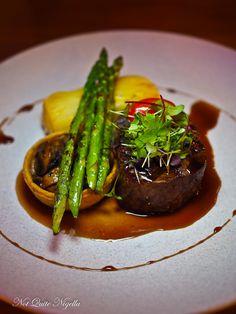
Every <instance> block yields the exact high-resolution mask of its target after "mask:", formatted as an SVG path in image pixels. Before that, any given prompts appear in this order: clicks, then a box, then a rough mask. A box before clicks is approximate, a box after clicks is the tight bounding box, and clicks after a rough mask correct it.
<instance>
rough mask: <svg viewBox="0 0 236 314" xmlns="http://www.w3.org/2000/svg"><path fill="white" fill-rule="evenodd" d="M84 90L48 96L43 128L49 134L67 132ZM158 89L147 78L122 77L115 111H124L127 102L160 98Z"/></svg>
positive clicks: (116, 89)
mask: <svg viewBox="0 0 236 314" xmlns="http://www.w3.org/2000/svg"><path fill="white" fill-rule="evenodd" d="M82 94H83V88H80V89H78V90H72V91H65V92H56V93H53V94H51V95H50V96H48V97H47V98H46V99H45V100H44V104H43V127H44V129H45V131H46V132H47V133H52V132H60V131H64V132H67V131H68V130H69V126H70V123H71V121H72V119H73V117H74V116H75V113H76V110H77V108H78V105H79V101H80V99H81V96H82ZM159 96H160V93H159V91H158V89H157V87H156V86H155V85H154V84H153V83H152V82H151V81H150V80H149V79H147V78H145V77H143V76H138V75H131V76H130V75H129V76H128V75H127V76H123V77H120V78H119V79H118V80H117V82H116V86H115V92H114V97H115V109H116V110H122V109H124V107H125V106H126V103H125V102H126V101H127V100H141V99H144V98H152V97H159Z"/></svg>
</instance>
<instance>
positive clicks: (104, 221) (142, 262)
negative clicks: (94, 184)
mask: <svg viewBox="0 0 236 314" xmlns="http://www.w3.org/2000/svg"><path fill="white" fill-rule="evenodd" d="M150 43H151V45H150ZM102 47H107V48H108V49H109V65H108V68H110V67H111V66H112V64H113V62H112V61H113V59H115V58H116V57H117V56H119V55H122V57H123V62H124V65H123V67H122V68H121V71H120V74H119V76H118V77H117V78H116V80H115V85H114V97H113V103H112V106H113V108H112V109H111V110H107V111H106V115H105V120H106V118H107V114H108V113H109V114H111V116H112V120H110V121H112V128H113V131H112V135H113V138H112V141H111V145H110V149H109V150H108V151H109V152H110V155H109V157H110V159H109V167H110V168H109V170H108V174H107V176H106V180H105V183H104V185H103V188H104V190H103V191H102V192H100V191H99V192H97V191H96V188H95V190H92V189H91V188H90V187H89V186H88V182H87V170H86V169H85V176H84V186H83V190H82V199H81V204H80V206H79V207H78V209H79V211H78V217H77V218H74V217H73V215H72V212H71V209H70V206H68V205H69V202H68V198H69V197H68V196H67V204H66V207H65V211H64V214H63V217H62V219H61V222H60V226H59V227H60V232H59V233H58V234H57V235H56V236H55V235H54V232H53V231H52V224H53V217H52V216H53V211H54V206H55V204H54V197H55V195H56V194H57V193H58V192H57V185H58V174H57V171H58V170H59V166H60V158H61V157H60V156H61V154H62V155H63V152H64V145H65V142H66V141H67V139H68V136H69V133H70V125H71V122H72V120H73V118H74V117H75V116H76V112H77V109H78V108H79V102H80V100H81V97H82V94H83V91H84V86H85V85H86V79H87V78H88V76H89V72H90V71H91V68H92V66H93V64H94V63H95V61H96V60H97V59H98V55H99V52H100V50H101V48H102ZM235 60H236V59H235V52H234V51H232V50H230V49H227V48H226V47H222V46H218V45H215V44H212V43H209V42H206V41H202V40H199V39H196V38H191V37H187V36H182V35H178V34H168V33H159V32H140V31H138V32H136V31H116V32H113V31H111V32H102V33H96V34H84V35H79V36H74V37H70V38H67V39H62V40H59V41H55V42H51V43H48V44H45V45H43V46H40V47H36V48H34V49H31V50H29V51H26V52H24V53H22V54H20V55H18V56H15V57H13V58H11V59H10V60H6V61H5V62H3V63H2V64H1V65H0V73H1V75H0V86H1V98H0V114H1V122H0V143H1V145H0V154H1V177H0V180H1V189H0V199H1V220H0V224H1V228H0V229H1V231H0V234H1V237H0V247H1V265H2V273H1V292H0V294H1V297H2V298H3V299H4V300H9V303H13V301H14V300H15V298H16V296H22V297H29V298H30V299H31V300H33V299H34V298H35V297H36V296H37V297H39V298H40V299H41V300H42V302H43V301H44V300H47V301H49V302H51V304H52V303H53V301H54V300H55V297H57V296H61V297H65V298H66V297H70V298H71V300H77V299H78V300H79V301H80V302H81V306H80V309H79V311H80V312H81V313H88V312H93V313H103V312H106V313H116V312H117V311H121V312H127V313H128V312H130V313H131V312H133V311H135V312H137V313H144V312H145V313H154V312H160V313H191V312H196V313H199V312H204V311H205V312H206V311H211V310H213V309H216V308H219V307H222V306H223V305H226V304H230V303H232V302H234V300H235V282H236V281H235V272H234V269H235V249H234V247H235V243H236V241H235V235H236V233H235V223H236V219H235V217H236V210H235V186H236V185H235V178H234V176H233V175H232V174H233V173H234V172H235V171H236V169H235V160H234V159H235V145H233V143H234V142H235V121H236V118H235V114H236V112H235V88H234V82H235V79H236V76H235V75H236V70H235ZM107 63H108V62H107ZM81 87H83V88H81ZM163 103H164V105H163ZM173 104H174V105H175V106H173ZM182 104H183V105H184V108H183V107H182ZM140 108H143V109H140ZM164 108H165V109H167V108H168V110H170V111H171V114H170V118H171V119H170V120H169V121H170V129H171V130H173V129H174V126H173V123H174V122H176V120H178V121H179V119H177V117H178V115H180V116H181V115H182V117H183V118H184V117H186V119H187V120H188V124H189V127H187V130H186V131H188V133H187V134H185V135H190V134H191V133H192V136H193V141H195V142H198V143H199V145H198V147H197V148H198V150H199V151H195V150H193V151H192V149H191V147H192V148H193V146H192V145H191V146H188V147H186V149H187V151H186V153H187V152H190V154H189V155H188V156H186V157H185V156H180V155H179V157H180V159H179V158H178V156H174V154H173V155H172V156H171V157H170V160H169V164H168V156H170V155H167V154H166V155H160V156H158V155H157V156H154V154H156V153H157V152H156V145H147V147H145V149H144V150H143V149H142V146H141V145H140V141H139V139H140V137H136V135H137V134H135V133H134V132H135V128H136V130H137V131H138V132H139V133H138V134H139V135H140V136H142V137H141V139H142V138H145V139H147V138H148V139H149V140H150V141H151V140H152V139H153V141H155V143H156V144H158V147H159V145H162V144H163V145H164V141H163V142H161V141H159V139H156V138H155V136H156V135H157V134H156V133H157V132H155V130H156V128H155V124H154V122H153V121H152V120H158V119H159V120H161V121H159V120H158V121H159V122H158V123H157V125H159V126H160V124H161V123H162V122H163V121H162V120H165V119H164V118H166V115H163V116H162V119H160V118H161V116H159V114H161V112H163V109H164ZM138 109H140V110H139V111H141V114H139V113H138V112H137V111H138ZM175 110H177V111H179V113H176V112H175ZM158 111H159V112H158ZM164 113H166V110H165V112H164ZM84 114H86V111H85V112H84ZM174 114H176V116H175V115H174ZM132 116H135V117H132ZM95 117H96V114H95ZM95 117H94V119H95ZM146 121H148V123H149V125H150V127H152V126H153V124H154V132H153V131H152V132H151V135H152V136H153V138H152V137H151V135H150V137H149V136H148V134H147V133H146V128H143V125H144V124H145V123H146ZM84 122H85V123H86V122H87V119H86V120H84ZM182 123H184V119H183V120H182ZM106 125H107V123H106V122H105V126H106ZM179 127H180V128H179V129H178V130H179V131H180V129H181V126H179ZM170 129H168V128H166V129H165V132H166V133H165V132H163V133H162V136H161V138H164V136H165V134H168V130H170ZM81 131H83V128H81ZM92 131H93V129H92ZM81 135H82V133H81ZM173 135H174V134H173ZM180 135H181V131H180V133H178V132H177V133H176V135H175V136H174V137H173V138H171V140H170V143H171V145H173V144H174V143H175V139H176V138H177V137H178V136H180ZM183 135H184V133H183ZM90 138H92V132H91V133H90ZM101 139H102V140H103V139H104V136H102V137H101ZM172 139H173V140H174V141H173V142H172ZM187 140H189V144H190V141H191V137H187ZM51 141H52V142H51ZM64 141H65V142H64ZM145 141H146V140H145ZM47 143H48V144H47ZM77 143H78V144H79V143H80V141H77V142H76V145H75V146H76V147H78V146H77ZM127 144H128V145H127ZM136 144H137V145H136ZM151 144H152V143H151ZM134 145H135V146H134ZM163 145H162V146H161V150H163V151H164V146H163ZM89 146H90V145H89ZM153 146H154V147H153ZM96 148H97V147H96ZM139 148H140V149H139ZM146 148H147V150H146ZM44 151H45V152H46V154H45V157H46V156H48V157H50V156H51V157H53V156H54V157H56V158H55V159H56V160H55V159H54V158H53V159H54V160H55V161H56V162H58V164H57V163H54V165H53V164H51V161H52V158H51V157H50V158H43V152H44ZM50 151H51V152H50ZM27 152H29V154H28V153H27ZM166 152H170V151H168V150H166ZM159 153H161V152H159ZM152 154H153V155H152ZM36 155H37V158H36ZM49 155H50V156H49ZM27 156H28V158H27V160H28V161H29V166H28V170H27V171H28V174H29V175H30V177H29V178H31V179H32V181H31V183H30V184H28V185H27V184H26V182H25V180H24V177H26V173H27V172H25V171H24V177H23V171H22V170H23V161H24V159H25V160H26V157H27ZM102 156H103V154H102V153H101V154H100V156H99V157H102ZM160 157H161V158H162V159H161V158H160ZM174 157H176V158H174ZM195 157H196V158H195ZM75 158H76V154H73V158H72V161H73V163H74V161H75ZM49 160H50V164H51V165H52V168H51V169H50V170H49V168H48V165H49V163H48V162H49ZM86 160H88V157H87V158H86ZM99 160H101V159H99ZM160 160H161V163H162V164H161V165H162V167H160ZM41 162H42V164H41ZM158 162H159V163H158ZM173 162H174V164H173ZM175 162H176V164H175ZM179 162H180V163H179ZM178 163H179V165H178ZM37 164H38V165H37ZM39 164H40V166H39ZM57 165H58V167H57ZM45 166H46V167H45ZM54 166H55V167H54ZM86 166H87V164H86ZM168 166H169V167H168ZM44 167H45V168H44ZM198 167H199V168H198ZM44 169H46V172H45V173H44V172H41V171H42V170H43V171H44ZM31 170H32V171H31ZM35 170H37V172H38V171H39V170H40V173H37V175H36V173H35V172H34V171H35ZM126 170H127V171H126ZM188 170H190V172H191V171H192V175H193V176H192V177H191V176H190V175H188ZM194 171H195V173H194ZM72 172H73V168H71V174H72ZM203 172H204V174H203V175H202V173H203ZM50 174H52V175H50ZM182 175H185V176H184V177H181V176H182ZM194 176H195V178H197V182H199V181H200V177H201V176H202V178H201V184H200V189H199V191H198V192H197V193H196V194H194V196H193V197H191V198H190V199H189V200H188V201H186V203H184V201H183V204H182V205H180V207H178V208H175V205H176V204H177V202H176V203H175V202H172V194H171V193H168V192H167V191H170V188H169V190H168V187H170V186H171V185H170V184H171V182H172V186H174V184H175V183H176V186H177V191H178V193H177V192H176V194H178V196H179V200H180V199H181V198H182V200H184V198H185V197H186V198H187V196H186V195H184V194H183V193H182V192H183V190H180V186H182V187H183V189H184V187H186V185H187V187H189V185H191V183H189V184H187V183H186V181H185V180H187V179H188V180H189V181H188V182H190V181H191V180H192V178H194ZM158 178H163V182H160V180H157V182H155V181H156V179H158ZM167 178H170V179H171V180H170V181H168V180H167ZM33 179H34V181H33ZM26 180H27V179H26ZM181 180H183V182H184V184H183V185H181V184H180V181H181ZM177 182H178V184H177ZM181 182H182V181H181ZM192 182H195V180H193V181H192ZM70 183H71V178H70ZM154 184H156V185H157V187H158V188H160V189H161V187H162V188H163V191H165V193H164V192H163V193H159V195H158V193H155V196H156V198H155V197H153V195H152V194H151V191H155V190H156V185H154ZM197 185H198V183H196V185H195V184H193V185H192V187H194V188H196V186H197ZM149 186H150V191H149V188H148V187H149ZM69 187H70V184H69ZM164 187H165V188H164ZM171 190H172V189H171ZM173 190H174V189H173ZM144 191H145V193H147V196H149V197H151V201H152V202H153V203H152V202H151V203H152V204H155V202H157V203H158V204H159V202H160V200H161V199H162V200H165V202H166V203H167V202H169V204H172V206H173V207H171V208H170V209H168V206H166V207H165V212H163V213H161V212H160V209H163V208H164V204H162V206H160V207H159V208H158V207H156V205H155V206H154V205H153V206H152V204H151V205H149V204H148V202H147V200H145V199H144V198H143V196H144ZM149 192H150V194H148V193H149ZM41 193H42V194H41ZM126 193H127V194H126ZM162 194H163V197H162V198H160V195H161V196H162ZM130 198H131V199H132V201H129V200H130ZM135 205H137V206H135ZM144 205H145V206H146V207H145V206H144ZM174 208H175V209H174ZM144 209H145V211H144ZM153 209H154V210H153ZM45 287H47V289H45ZM130 287H132V289H130ZM222 287H224V289H222ZM30 310H32V311H34V310H35V308H33V307H32V308H30ZM38 310H40V309H38ZM57 310H58V311H57ZM57 310H56V311H57V312H58V313H61V312H63V311H64V308H61V309H59V308H58V309H57ZM73 310H74V309H71V310H70V309H69V308H67V311H68V313H72V312H73ZM42 311H47V312H49V313H54V312H55V308H53V307H47V309H42Z"/></svg>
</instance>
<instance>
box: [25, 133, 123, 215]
mask: <svg viewBox="0 0 236 314" xmlns="http://www.w3.org/2000/svg"><path fill="white" fill-rule="evenodd" d="M67 137H68V135H67V134H66V133H64V132H57V133H52V134H50V135H48V136H46V137H44V138H42V139H41V140H39V141H37V142H36V143H35V144H34V145H33V146H32V147H31V148H30V149H29V150H28V152H27V153H26V156H25V159H24V165H23V176H24V180H25V182H26V184H27V185H28V187H29V188H30V190H31V191H32V193H33V194H34V195H35V196H36V198H37V199H39V200H40V201H41V202H42V203H44V204H45V205H48V206H50V207H53V206H54V195H55V191H56V185H57V181H58V170H59V165H60V162H61V156H62V152H63V149H64V145H65V141H66V139H67ZM116 172H117V164H116V162H115V161H113V166H112V169H111V171H110V173H109V175H108V176H107V178H106V181H105V184H104V191H103V193H96V192H95V191H92V190H91V189H90V188H88V187H85V188H84V190H83V193H82V202H81V207H80V208H81V209H84V208H88V207H90V206H92V205H94V204H96V203H97V202H99V201H100V200H101V199H102V198H103V197H104V194H105V193H107V192H108V191H109V190H110V188H111V185H112V183H113V180H114V178H115V176H116ZM67 209H68V208H67Z"/></svg>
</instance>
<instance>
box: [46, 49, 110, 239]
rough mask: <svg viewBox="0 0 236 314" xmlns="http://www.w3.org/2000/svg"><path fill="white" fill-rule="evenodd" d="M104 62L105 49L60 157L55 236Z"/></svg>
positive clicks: (91, 76)
mask: <svg viewBox="0 0 236 314" xmlns="http://www.w3.org/2000/svg"><path fill="white" fill-rule="evenodd" d="M104 60H107V52H106V50H105V49H103V50H102V51H101V53H100V56H99V59H98V61H97V62H96V63H95V65H94V66H93V67H92V70H91V71H90V74H89V76H88V78H87V81H86V84H85V86H84V93H83V96H82V99H81V101H80V104H79V107H78V110H77V113H76V115H75V117H74V119H73V121H72V123H71V126H70V130H69V139H68V141H67V142H66V145H65V149H64V152H63V155H62V161H61V165H60V171H59V177H58V184H57V192H56V195H55V204H54V210H53V223H52V229H53V232H54V233H55V234H56V233H58V232H59V231H60V223H61V220H62V217H63V215H64V212H65V209H66V203H67V197H68V192H69V185H70V173H71V167H72V160H73V155H74V150H75V144H76V138H77V134H78V131H79V129H80V127H81V124H82V122H83V119H84V112H85V109H86V105H87V103H88V101H89V99H90V96H91V90H92V89H93V88H94V87H95V86H96V80H97V72H99V71H100V68H101V63H103V62H104Z"/></svg>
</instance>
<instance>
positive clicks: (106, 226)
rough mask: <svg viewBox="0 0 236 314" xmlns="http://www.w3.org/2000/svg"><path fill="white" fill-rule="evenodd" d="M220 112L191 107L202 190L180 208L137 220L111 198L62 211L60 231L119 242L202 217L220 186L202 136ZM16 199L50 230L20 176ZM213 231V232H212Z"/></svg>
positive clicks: (45, 212)
mask: <svg viewBox="0 0 236 314" xmlns="http://www.w3.org/2000/svg"><path fill="white" fill-rule="evenodd" d="M219 114H220V110H219V109H217V108H215V107H214V106H212V105H210V104H207V103H205V102H202V101H201V102H197V103H195V104H193V106H192V110H191V113H190V119H191V121H192V123H193V124H195V125H196V126H197V127H198V128H199V129H200V131H201V134H202V135H201V141H202V142H203V143H204V144H205V146H206V151H207V159H208V166H207V169H206V172H205V175H204V179H203V183H202V190H201V192H200V193H199V195H197V196H196V197H195V198H194V199H192V200H191V202H189V203H188V204H187V205H186V206H184V207H183V208H182V209H180V210H178V211H176V212H175V213H173V214H170V215H165V216H152V217H141V216H137V215H132V214H129V213H126V212H125V211H123V210H122V209H121V208H120V207H119V206H118V204H117V202H116V200H115V199H113V198H110V199H104V200H103V201H102V202H101V203H99V204H98V205H96V206H94V207H92V208H90V209H87V210H84V211H81V212H80V214H79V218H78V219H73V218H72V216H71V214H70V212H66V214H65V216H64V218H63V223H62V226H61V229H62V232H65V233H67V234H71V235H75V236H81V237H88V238H93V239H104V240H107V239H121V238H128V237H134V236H139V235H142V234H146V233H149V232H152V231H156V230H173V229H178V228H184V227H186V226H189V225H191V224H193V223H194V222H195V221H197V220H198V219H200V218H201V217H203V216H204V215H205V214H206V213H207V212H208V211H209V210H210V209H211V208H212V207H213V206H214V204H215V202H216V200H217V194H218V191H219V189H220V186H221V181H220V178H219V177H218V175H217V172H216V170H215V168H214V154H213V150H212V147H211V145H210V143H209V141H208V139H207V137H206V134H207V131H208V130H209V129H211V128H213V127H214V126H215V125H216V124H217V120H218V117H219ZM16 192H17V195H18V199H19V201H20V203H21V205H22V206H23V208H24V209H25V210H26V211H27V212H28V214H29V215H30V216H31V217H32V218H33V219H35V220H36V221H38V222H39V223H41V224H43V225H45V226H47V227H48V228H51V214H52V209H50V208H49V207H47V206H44V205H43V204H42V203H40V202H39V201H38V200H37V199H36V198H35V197H34V196H33V195H32V193H31V192H30V191H29V189H28V187H27V186H26V185H25V183H24V180H23V177H22V173H20V174H19V175H18V177H17V182H16ZM216 232H217V231H216Z"/></svg>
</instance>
